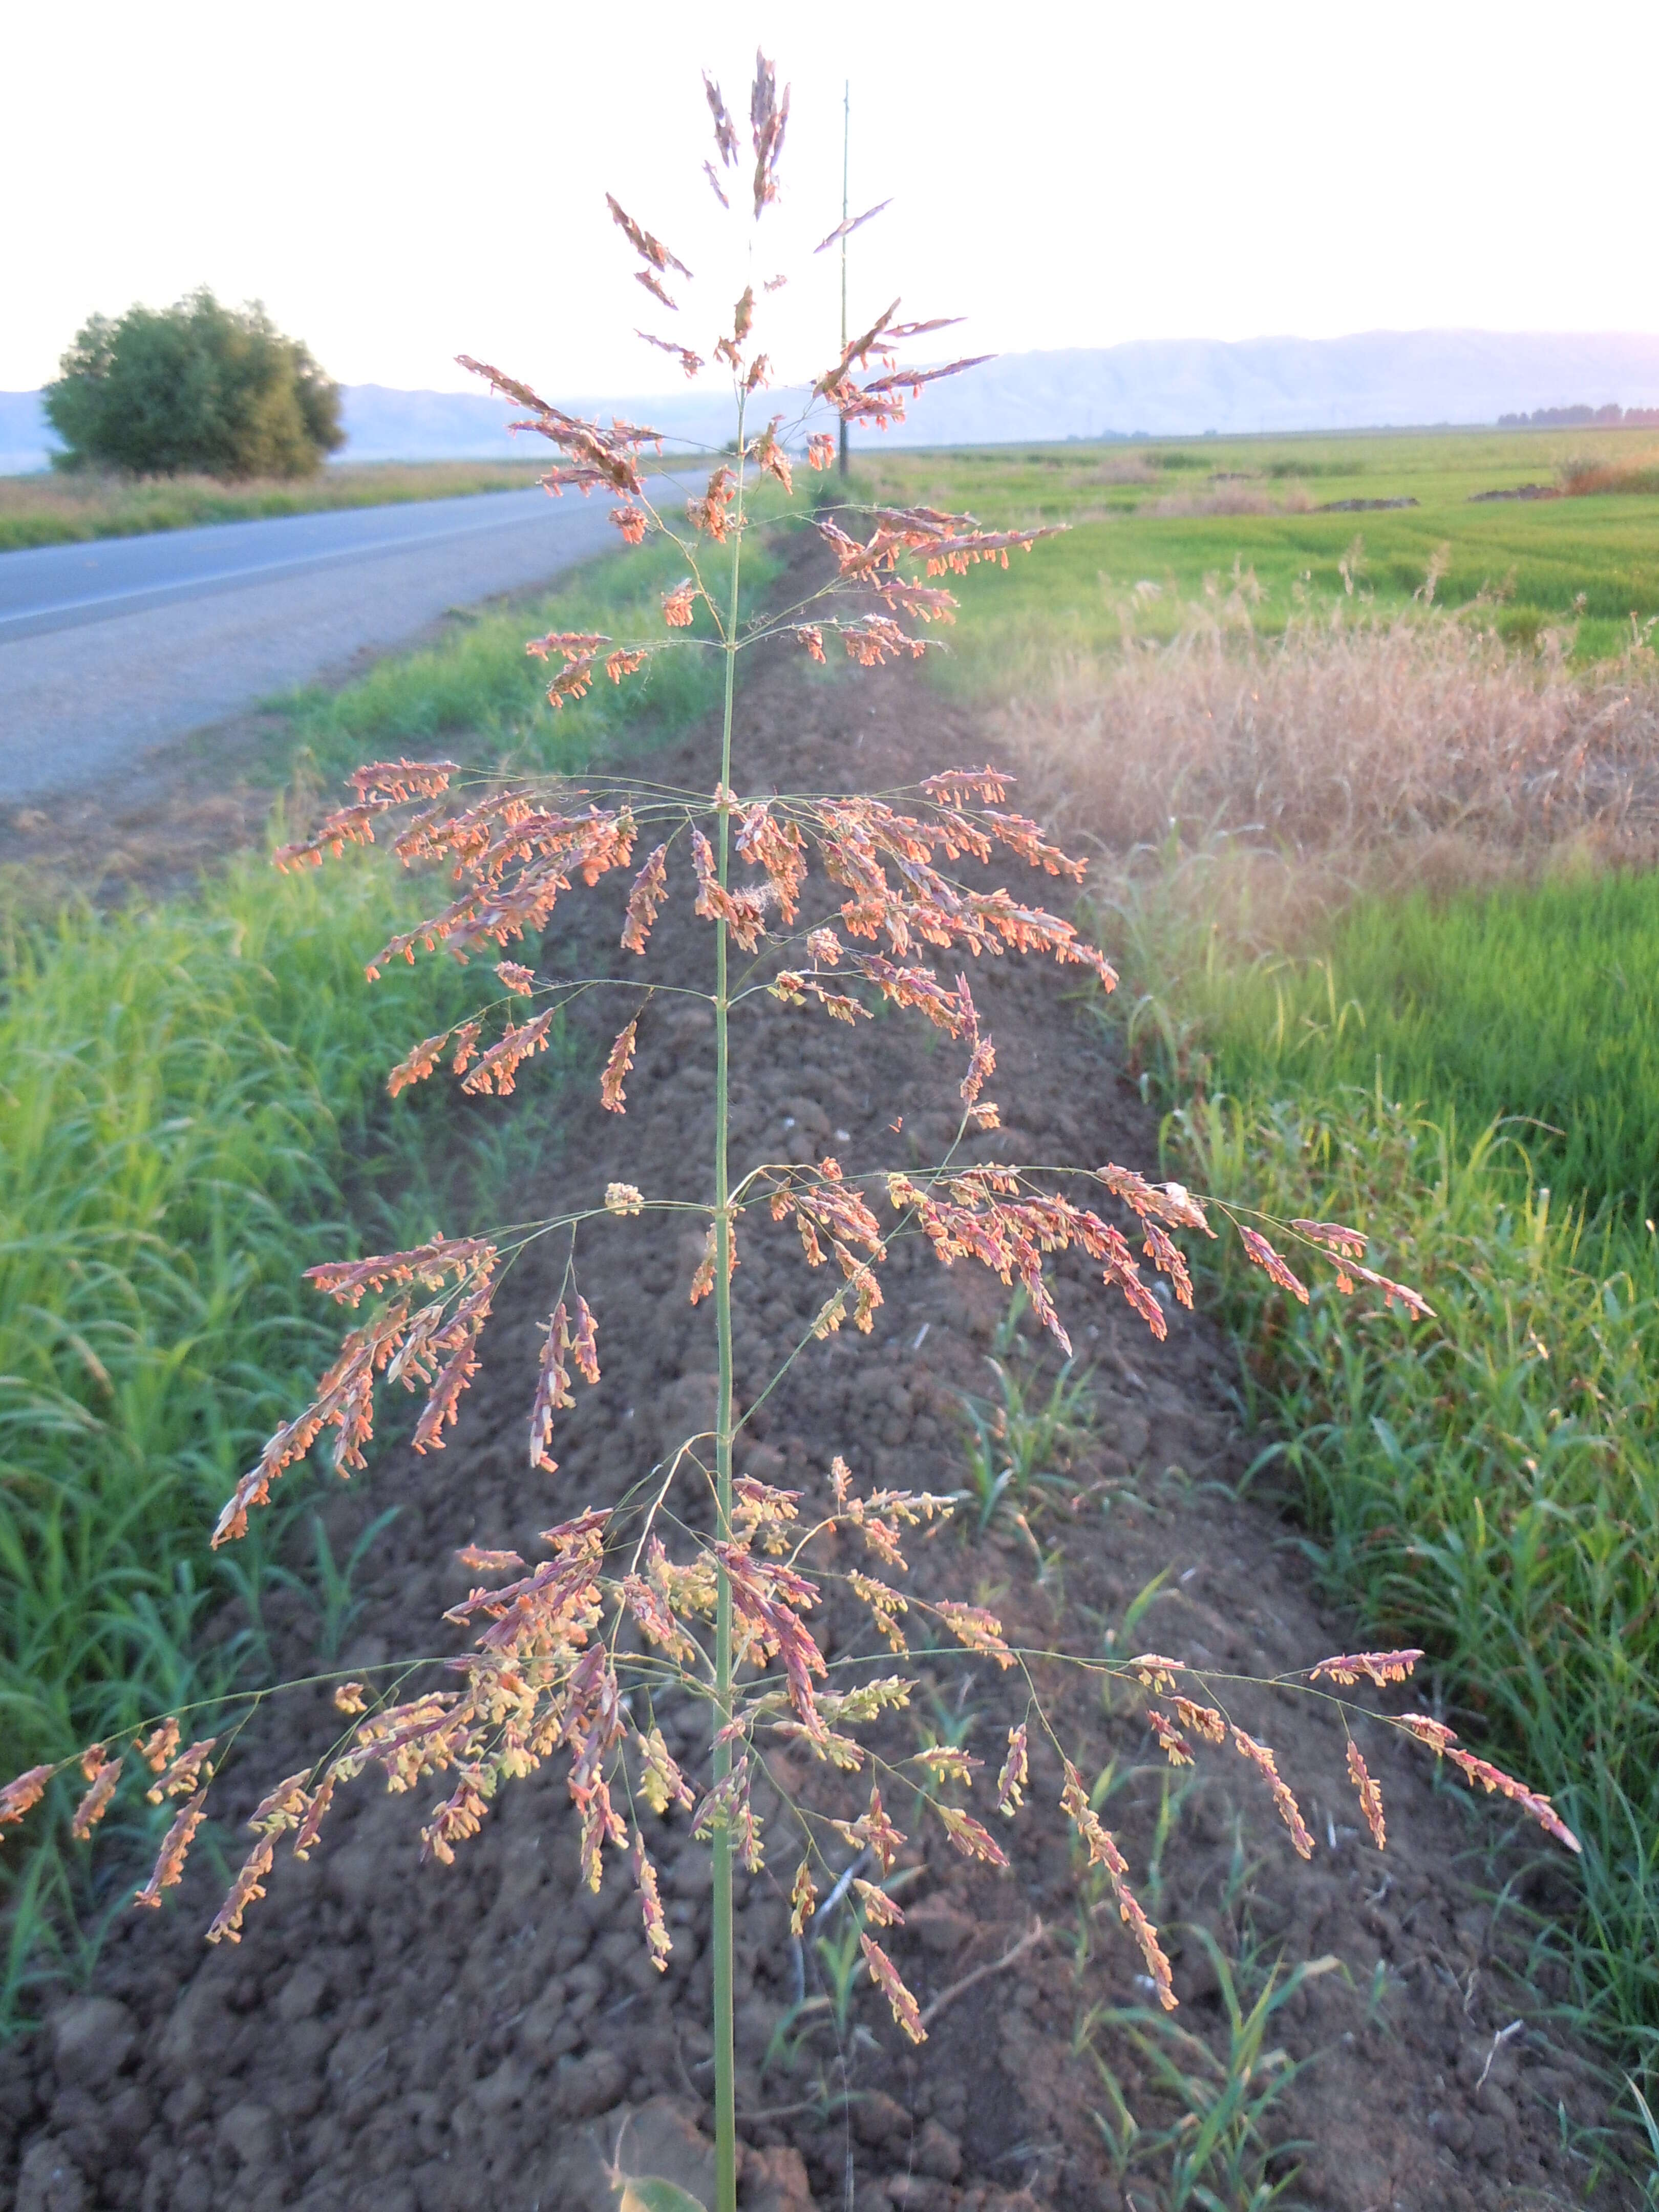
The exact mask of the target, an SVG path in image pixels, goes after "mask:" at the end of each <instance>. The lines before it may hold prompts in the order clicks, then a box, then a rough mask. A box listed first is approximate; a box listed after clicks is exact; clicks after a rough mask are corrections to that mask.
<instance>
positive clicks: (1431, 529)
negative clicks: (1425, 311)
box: [854, 430, 1659, 695]
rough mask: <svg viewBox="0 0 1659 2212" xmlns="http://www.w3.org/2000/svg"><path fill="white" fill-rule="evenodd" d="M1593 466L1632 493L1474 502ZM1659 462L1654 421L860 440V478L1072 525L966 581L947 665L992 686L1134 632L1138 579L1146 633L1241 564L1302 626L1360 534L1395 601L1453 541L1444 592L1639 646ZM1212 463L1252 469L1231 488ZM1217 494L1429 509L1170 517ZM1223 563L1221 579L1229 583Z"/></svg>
mask: <svg viewBox="0 0 1659 2212" xmlns="http://www.w3.org/2000/svg"><path fill="white" fill-rule="evenodd" d="M1575 463H1577V464H1581V465H1584V466H1586V467H1588V468H1590V469H1592V470H1595V471H1610V472H1612V474H1613V475H1615V476H1617V477H1619V478H1620V482H1621V484H1622V485H1623V486H1624V487H1625V488H1623V489H1620V490H1619V491H1617V492H1615V491H1612V490H1609V491H1607V492H1602V493H1598V494H1596V495H1593V496H1588V497H1583V498H1564V499H1556V500H1544V501H1490V502H1480V503H1472V501H1473V495H1475V494H1476V493H1480V492H1484V491H1493V490H1499V489H1511V488H1513V487H1515V486H1516V485H1518V484H1521V483H1553V482H1554V481H1555V480H1556V479H1557V477H1558V475H1559V473H1560V472H1562V471H1567V470H1568V469H1570V467H1571V465H1573V464H1575ZM1172 464H1179V465H1178V466H1174V465H1172ZM1655 465H1656V441H1655V438H1654V435H1653V434H1652V433H1651V432H1648V431H1626V430H1604V431H1600V432H1595V431H1577V432H1574V431H1449V432H1444V433H1425V432H1408V433H1393V432H1375V433H1371V434H1370V435H1352V436H1344V437H1308V438H1297V439H1282V438H1280V439H1271V438H1261V439H1204V440H1201V441H1193V442H1191V443H1188V444H1186V445H1148V446H1146V447H1142V446H1140V445H1139V444H1127V445H1112V446H1099V447H1090V446H1069V445H1068V446H1054V447H1033V448H1031V449H1030V450H1029V451H1024V452H1022V451H1018V450H1010V449H1003V448H996V447H987V448H986V449H985V450H983V451H981V452H969V453H928V452H904V451H899V450H896V451H894V452H891V453H878V454H874V455H866V454H860V457H859V461H858V466H857V470H856V471H855V476H854V489H855V492H857V493H859V494H860V495H863V494H866V493H867V494H869V495H872V496H874V497H877V498H879V499H882V500H889V501H890V500H894V499H908V500H913V501H915V500H920V501H926V502H927V503H929V504H932V505H934V506H945V507H967V508H969V509H970V510H971V511H972V512H973V513H975V514H977V515H978V516H979V517H980V519H981V520H982V521H984V522H986V523H987V524H994V525H995V526H998V527H1010V526H1031V525H1033V524H1037V523H1048V522H1063V523H1066V524H1067V525H1068V526H1069V530H1068V534H1067V535H1066V537H1064V538H1060V539H1059V540H1056V541H1051V542H1049V543H1048V544H1044V545H1041V546H1039V547H1038V548H1037V549H1036V551H1035V552H1034V553H1032V554H1031V555H1030V556H1024V555H1016V556H1014V558H1013V561H1012V565H1011V569H1010V573H1009V574H1007V575H1006V576H1003V575H1000V574H999V575H997V576H995V577H988V576H983V575H978V574H969V576H968V577H966V578H965V579H963V582H962V584H961V585H960V586H954V585H953V588H956V589H957V590H958V592H959V595H960V596H961V598H962V599H963V602H964V611H963V617H962V619H961V624H960V628H959V629H957V631H955V632H953V633H950V634H949V636H948V642H949V644H950V646H951V653H950V655H949V658H948V659H943V660H942V661H941V664H940V665H941V666H942V667H943V668H944V669H945V671H948V672H947V680H949V681H953V682H954V683H956V684H958V685H960V686H961V687H962V688H963V689H964V690H970V691H973V692H975V693H979V694H981V695H982V694H984V693H985V692H987V690H988V691H992V692H997V693H1003V694H1006V692H1008V691H1010V690H1021V689H1023V688H1024V687H1026V686H1028V685H1030V684H1034V683H1035V684H1042V682H1044V681H1045V680H1046V678H1047V676H1048V671H1049V670H1050V669H1051V668H1052V666H1053V664H1054V659H1055V658H1056V656H1061V657H1063V656H1065V655H1067V654H1081V655H1087V654H1091V653H1098V652H1101V651H1102V650H1104V649H1109V648H1110V647H1115V645H1116V643H1117V641H1118V640H1119V637H1120V635H1121V629H1120V619H1119V612H1118V610H1119V608H1120V606H1121V604H1122V603H1123V601H1124V600H1125V599H1126V598H1127V595H1128V593H1129V592H1131V591H1132V590H1133V587H1134V586H1136V585H1137V584H1141V583H1145V584H1147V585H1151V586H1155V587H1156V596H1155V597H1154V596H1151V595H1149V594H1146V593H1143V594H1142V595H1141V598H1140V600H1139V604H1138V605H1137V606H1136V609H1135V617H1134V619H1135V624H1136V628H1137V630H1138V633H1139V635H1141V636H1143V637H1150V638H1158V639H1167V638H1170V637H1173V636H1175V635H1177V634H1178V633H1179V632H1180V631H1181V630H1182V629H1183V628H1184V627H1186V626H1187V625H1188V623H1190V621H1191V618H1192V611H1194V610H1197V611H1199V612H1200V614H1202V613H1203V612H1205V611H1206V610H1207V611H1215V610H1216V609H1218V607H1219V606H1220V605H1222V604H1223V603H1225V599H1226V598H1227V595H1228V593H1229V592H1230V590H1231V574H1232V571H1233V568H1234V564H1235V562H1237V563H1238V564H1239V565H1240V568H1241V571H1242V572H1243V573H1244V574H1246V576H1247V578H1248V577H1250V576H1253V578H1254V582H1255V586H1258V587H1259V589H1260V592H1261V597H1260V599H1259V600H1256V599H1252V600H1251V601H1250V603H1249V614H1250V618H1251V620H1252V621H1253V622H1254V623H1255V625H1256V626H1257V627H1258V628H1259V629H1267V630H1276V629H1282V628H1283V626H1284V624H1285V622H1286V621H1287V620H1288V619H1290V617H1291V616H1292V614H1293V613H1295V612H1296V611H1297V608H1298V606H1299V605H1300V604H1301V602H1300V600H1299V599H1298V593H1299V592H1303V593H1311V594H1312V595H1313V597H1314V598H1315V599H1323V598H1328V597H1329V596H1330V595H1331V594H1333V593H1335V594H1340V595H1342V596H1344V597H1346V588H1345V585H1344V581H1343V578H1342V575H1341V574H1340V563H1341V562H1342V561H1343V559H1344V557H1345V556H1346V554H1347V553H1348V551H1349V549H1350V548H1351V547H1352V544H1353V541H1354V539H1355V538H1356V536H1358V537H1359V538H1363V540H1364V570H1363V572H1362V573H1361V574H1360V575H1359V576H1358V578H1357V580H1356V581H1357V588H1358V592H1359V594H1360V595H1361V596H1362V597H1363V596H1364V594H1367V593H1369V594H1370V595H1371V598H1372V602H1373V604H1374V605H1376V608H1377V609H1378V610H1379V611H1382V612H1384V613H1387V612H1389V611H1394V610H1395V609H1397V608H1399V607H1401V606H1403V605H1409V604H1410V603H1411V600H1412V598H1413V593H1415V592H1417V591H1418V590H1419V588H1420V587H1421V586H1422V584H1423V582H1424V579H1425V574H1426V573H1427V570H1428V567H1429V564H1430V562H1431V560H1432V559H1433V558H1434V557H1435V556H1436V555H1437V552H1438V550H1439V549H1440V548H1441V547H1443V546H1444V547H1446V548H1447V549H1448V550H1449V567H1448V568H1447V569H1446V570H1445V573H1444V574H1443V576H1442V578H1441V580H1440V581H1439V583H1438V585H1437V599H1438V603H1439V604H1440V605H1451V606H1462V605H1467V604H1468V603H1470V602H1472V601H1474V600H1475V599H1476V598H1477V596H1478V595H1480V594H1481V593H1482V592H1485V593H1486V594H1487V595H1488V599H1489V601H1494V602H1495V604H1492V605H1489V607H1488V610H1487V612H1486V617H1485V618H1486V619H1488V620H1490V621H1494V622H1496V623H1497V624H1498V627H1499V629H1501V630H1502V631H1503V633H1504V635H1506V636H1507V637H1508V638H1509V639H1510V641H1512V642H1513V643H1515V644H1516V645H1518V646H1521V647H1526V648H1530V647H1532V646H1533V645H1534V643H1535V642H1536V641H1537V640H1538V639H1539V638H1540V637H1541V635H1543V634H1544V633H1545V632H1546V631H1547V630H1549V629H1560V628H1562V627H1564V626H1565V627H1568V628H1570V629H1571V632H1572V640H1571V643H1572V650H1573V652H1574V653H1575V655H1576V657H1577V658H1578V659H1581V660H1595V659H1605V658H1607V657H1609V656H1611V655H1612V654H1613V653H1617V652H1618V651H1619V650H1620V647H1622V646H1623V645H1624V644H1625V643H1626V642H1627V641H1628V639H1629V636H1630V619H1631V617H1632V614H1634V615H1635V616H1636V617H1637V619H1638V623H1645V622H1646V621H1648V620H1649V618H1650V617H1652V616H1654V615H1655V614H1659V490H1656V489H1649V490H1646V491H1642V490H1639V489H1636V487H1637V486H1638V485H1639V484H1640V483H1642V481H1643V474H1642V472H1643V471H1644V468H1646V469H1648V470H1651V469H1652V468H1654V467H1655ZM1212 472H1219V473H1221V474H1223V475H1225V476H1226V477H1237V478H1240V479H1242V481H1237V482H1225V483H1212V481H1211V476H1212ZM1632 472H1634V473H1632ZM1126 474H1127V475H1128V476H1130V477H1131V478H1132V479H1133V480H1130V481H1125V480H1124V478H1125V477H1126ZM1142 478H1144V479H1146V480H1144V481H1143V480H1139V479H1142ZM1590 480H1594V478H1592V479H1590ZM1656 483H1659V479H1656ZM1209 497H1243V498H1245V499H1249V500H1255V501H1261V502H1263V503H1267V502H1279V503H1288V502H1290V501H1294V500H1297V499H1305V500H1306V501H1307V502H1308V503H1309V505H1310V507H1313V506H1318V505H1322V504H1323V503H1324V502H1326V501H1331V500H1339V499H1389V498H1401V497H1405V498H1413V499H1416V500H1417V501H1419V505H1418V506H1417V507H1410V508H1405V509H1399V510H1395V511H1391V512H1372V513H1335V514H1319V513H1312V512H1310V511H1304V512H1275V513H1191V514H1175V513H1162V514H1160V513H1157V512H1156V509H1157V508H1158V506H1159V505H1160V504H1161V503H1164V502H1165V501H1170V500H1172V499H1175V500H1186V501H1198V502H1202V501H1204V500H1206V498H1209ZM1206 578H1210V579H1212V580H1214V586H1213V588H1212V591H1210V592H1206ZM1581 593H1582V594H1583V605H1582V606H1580V605H1578V604H1577V603H1578V599H1579V595H1580V594H1581ZM1498 595H1501V599H1500V598H1499V597H1498Z"/></svg>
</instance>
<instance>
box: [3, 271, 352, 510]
mask: <svg viewBox="0 0 1659 2212" xmlns="http://www.w3.org/2000/svg"><path fill="white" fill-rule="evenodd" d="M59 368H60V370H61V374H60V375H59V376H58V380H57V381H56V382H55V383H52V384H49V385H48V386H46V393H45V400H46V414H47V416H48V417H49V419H50V421H51V422H52V428H54V429H55V430H56V431H57V433H58V436H59V437H60V438H61V439H62V440H63V441H64V445H65V446H66V447H67V448H68V451H67V452H66V453H63V454H60V455H55V456H54V459H55V461H56V462H57V465H58V466H59V467H63V468H71V469H73V468H81V467H84V466H86V465H88V463H100V464H102V465H104V466H106V467H112V468H118V469H129V470H131V471H133V472H134V473H135V474H137V475H141V476H174V475H176V474H177V473H178V471H179V470H180V469H197V470H201V471H204V473H205V474H207V475H209V476H215V477H301V476H309V475H311V474H312V473H313V471H314V470H316V469H317V468H319V466H320V465H321V464H322V461H323V458H324V456H325V454H327V453H333V452H335V451H336V450H337V448H338V447H341V446H342V445H343V444H344V442H345V433H344V431H343V429H342V428H341V427H340V388H339V386H338V385H337V384H335V383H333V382H332V381H331V380H330V379H329V378H328V377H327V376H325V374H324V373H323V371H322V370H321V369H320V368H319V367H318V365H317V363H316V362H314V361H313V359H312V356H311V354H310V352H309V350H308V349H307V347H306V346H305V345H303V344H302V343H301V341H300V340H299V339H298V338H290V337H284V336H283V333H282V332H281V331H279V330H277V328H276V325H275V324H273V323H272V321H271V319H270V316H269V315H267V314H266V313H265V311H264V307H261V306H260V304H259V302H258V301H257V300H256V301H252V302H250V304H249V305H248V306H246V307H241V308H231V307H222V306H221V305H220V304H219V302H218V301H217V300H216V299H215V298H214V296H213V294H212V293H211V292H210V291H209V290H208V289H207V288H206V287H205V286H204V287H203V288H202V289H200V290H199V291H197V292H192V293H191V295H190V296H189V297H188V298H187V299H184V300H180V301H179V302H178V303H177V305H176V306H174V307H167V308H165V309H163V310H161V311H160V312H159V313H158V312H157V311H156V310H155V309H154V308H150V307H130V308H129V309H128V310H127V312H126V313H125V315H123V316H122V317H121V319H119V321H118V322H112V321H111V319H109V317H108V316H106V315H94V316H92V317H91V318H90V319H88V322H87V323H86V324H85V325H84V326H83V327H82V329H81V330H80V331H78V332H77V333H76V339H75V343H74V344H73V345H72V346H71V347H70V349H69V351H68V352H67V353H66V354H64V356H63V359H62V361H61V362H60V363H59Z"/></svg>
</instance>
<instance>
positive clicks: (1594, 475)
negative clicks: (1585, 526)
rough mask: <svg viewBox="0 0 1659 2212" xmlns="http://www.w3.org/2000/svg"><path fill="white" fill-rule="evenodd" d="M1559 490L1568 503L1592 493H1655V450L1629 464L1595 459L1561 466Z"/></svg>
mask: <svg viewBox="0 0 1659 2212" xmlns="http://www.w3.org/2000/svg"><path fill="white" fill-rule="evenodd" d="M1561 488H1562V489H1563V490H1564V491H1565V493H1566V494H1567V495H1568V497H1569V498H1571V499H1583V498H1586V497H1588V496H1589V495H1590V494H1591V493H1594V492H1607V491H1612V492H1632V493H1635V494H1636V495H1638V496H1639V495H1643V494H1646V493H1653V492H1659V447H1650V448H1649V450H1648V451H1647V452H1646V453H1642V454H1638V456H1637V457H1636V458H1635V459H1633V460H1613V461H1610V460H1607V459H1605V458H1604V457H1601V456H1599V455H1592V456H1591V457H1590V458H1589V459H1583V460H1574V461H1567V462H1565V463H1564V464H1563V465H1562V469H1561Z"/></svg>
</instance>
